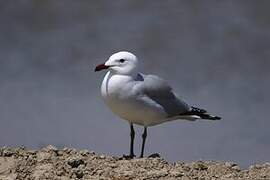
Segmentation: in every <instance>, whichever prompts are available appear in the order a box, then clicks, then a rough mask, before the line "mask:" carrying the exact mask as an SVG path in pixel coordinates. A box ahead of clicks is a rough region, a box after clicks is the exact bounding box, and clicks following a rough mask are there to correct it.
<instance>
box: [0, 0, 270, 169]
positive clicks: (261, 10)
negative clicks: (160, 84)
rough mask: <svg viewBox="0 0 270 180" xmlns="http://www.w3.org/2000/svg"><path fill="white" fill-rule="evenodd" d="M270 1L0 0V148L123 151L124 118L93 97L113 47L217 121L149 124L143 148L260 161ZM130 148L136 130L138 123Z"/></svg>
mask: <svg viewBox="0 0 270 180" xmlns="http://www.w3.org/2000/svg"><path fill="white" fill-rule="evenodd" d="M269 7H270V1H267V0H262V1H244V0H242V1H233V0H228V1H222V2H221V1H190V0H186V1H185V0H184V1H177V0H171V1H162V0H159V1H135V0H128V1H127V0H119V1H105V0H99V1H83V0H76V1H72V0H65V1H64V0H59V1H55V0H47V1H42V0H32V1H31V0H18V1H1V2H0V123H1V125H0V146H16V147H17V146H21V145H23V146H26V147H27V148H40V147H43V146H45V145H48V144H52V145H55V146H57V147H64V146H67V147H74V148H78V149H89V150H93V151H96V152H99V153H105V154H109V155H117V156H121V155H122V154H124V153H128V150H129V125H128V123H127V122H125V121H123V120H120V119H119V118H118V117H116V116H115V115H113V114H112V113H111V112H110V110H109V109H108V108H107V106H106V105H105V104H104V102H103V101H102V99H101V96H100V85H101V81H102V79H103V76H104V74H105V72H101V73H94V71H93V70H94V67H95V65H96V64H99V63H102V62H104V61H106V60H107V59H108V57H109V56H110V55H111V54H112V53H115V52H117V51H120V50H127V51H131V52H133V53H134V54H136V55H137V56H138V58H139V59H140V62H141V64H143V70H142V71H143V72H145V73H148V74H149V73H150V74H158V75H159V76H161V77H163V78H164V79H167V80H168V81H169V83H170V84H171V85H172V86H173V88H174V89H175V91H176V92H177V93H178V94H179V95H180V96H181V97H183V99H185V100H186V101H187V102H189V103H190V104H192V105H194V106H199V107H201V108H205V109H207V110H209V111H210V112H212V113H213V114H216V115H219V116H222V117H223V119H222V121H218V122H211V121H196V122H186V121H174V122H170V123H165V124H162V125H159V126H155V127H152V128H149V136H148V139H147V144H146V154H151V153H155V152H159V153H160V154H161V155H162V157H164V158H165V159H167V160H169V161H172V162H175V161H186V162H190V161H194V160H224V161H234V162H236V163H239V164H240V165H241V166H248V165H250V164H253V163H255V162H265V161H270V156H269V152H270V140H269V139H270V131H269V129H270V120H269V115H268V113H269V103H270V96H269V87H270V84H269V82H270V71H269V68H270V60H269V58H270V11H269ZM136 130H137V139H136V154H138V153H139V151H140V146H141V135H140V134H141V131H142V130H141V128H136Z"/></svg>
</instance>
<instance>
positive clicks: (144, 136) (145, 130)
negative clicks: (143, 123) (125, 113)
mask: <svg viewBox="0 0 270 180" xmlns="http://www.w3.org/2000/svg"><path fill="white" fill-rule="evenodd" d="M146 137H147V127H144V131H143V134H142V140H143V141H142V150H141V156H140V157H141V158H142V157H143V153H144V145H145V140H146Z"/></svg>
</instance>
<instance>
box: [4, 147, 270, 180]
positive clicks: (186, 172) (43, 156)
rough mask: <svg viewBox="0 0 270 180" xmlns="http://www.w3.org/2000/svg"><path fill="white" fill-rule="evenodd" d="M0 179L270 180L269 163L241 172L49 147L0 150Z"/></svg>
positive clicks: (225, 165) (219, 165) (225, 166)
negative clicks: (125, 158)
mask: <svg viewBox="0 0 270 180" xmlns="http://www.w3.org/2000/svg"><path fill="white" fill-rule="evenodd" d="M0 179H1V180H12V179H23V180H25V179H31V180H32V179H33V180H39V179H50V180H68V179H114V180H116V179H121V180H122V179H182V180H189V179H197V180H208V179H209V180H210V179H211V180H215V179H219V180H220V179H221V180H233V179H243V180H247V179H252V180H254V179H260V180H261V179H267V180H269V179H270V163H265V164H262V165H254V166H251V167H250V168H249V169H247V170H242V169H240V168H239V167H238V166H237V165H236V164H234V163H230V162H212V161H207V162H202V161H198V162H192V163H182V162H177V163H173V164H170V163H168V162H166V161H165V160H164V159H161V158H142V159H133V160H123V159H120V158H118V157H110V156H105V155H98V154H95V153H94V152H90V151H87V150H81V151H78V150H75V149H68V148H64V149H61V150H58V149H56V148H55V147H53V146H48V147H46V148H43V149H41V150H38V151H34V150H25V149H24V148H6V147H4V148H1V149H0Z"/></svg>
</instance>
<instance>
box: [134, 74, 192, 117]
mask: <svg viewBox="0 0 270 180" xmlns="http://www.w3.org/2000/svg"><path fill="white" fill-rule="evenodd" d="M137 79H138V81H137V84H136V85H135V89H136V91H137V93H139V94H140V95H142V96H147V98H150V99H151V100H152V101H154V102H155V103H157V104H159V105H160V106H162V108H163V109H164V111H165V112H166V113H167V114H168V117H174V116H177V115H179V114H181V113H185V112H188V111H189V110H190V106H189V105H188V104H187V103H185V102H184V101H182V100H181V99H179V98H178V97H177V96H176V95H175V93H174V92H173V91H172V88H171V87H170V86H169V85H168V84H167V82H166V81H164V80H163V79H161V78H159V77H158V76H154V75H143V74H139V75H138V78H137Z"/></svg>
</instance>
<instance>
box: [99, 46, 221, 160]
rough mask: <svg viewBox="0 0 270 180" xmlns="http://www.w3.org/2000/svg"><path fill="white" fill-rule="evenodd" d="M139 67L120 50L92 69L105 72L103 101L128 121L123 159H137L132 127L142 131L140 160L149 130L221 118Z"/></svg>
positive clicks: (137, 61)
mask: <svg viewBox="0 0 270 180" xmlns="http://www.w3.org/2000/svg"><path fill="white" fill-rule="evenodd" d="M138 65H139V60H138V58H137V57H136V56H135V55H134V54H132V53H131V52H128V51H120V52H117V53H114V54H112V55H111V56H110V57H109V59H108V60H107V61H106V62H105V63H102V64H99V65H97V66H96V67H95V72H98V71H101V70H107V73H106V75H105V77H104V79H103V81H102V84H101V96H102V98H103V100H104V101H105V103H106V104H107V105H108V106H109V108H110V109H111V111H112V112H113V113H115V114H116V115H118V116H119V117H120V118H122V119H124V120H126V121H128V123H129V126H130V149H129V155H124V157H125V158H129V159H132V158H134V157H136V156H135V154H134V138H135V131H134V124H135V125H139V126H143V128H144V130H143V133H142V146H141V153H140V158H143V157H144V148H145V142H146V137H147V128H148V127H151V126H154V125H158V124H161V123H165V122H170V121H173V120H178V119H182V120H188V121H195V120H220V119H221V117H219V116H214V115H211V114H209V113H208V112H207V111H206V110H204V109H201V108H198V107H194V106H191V105H189V104H187V103H186V102H185V101H184V100H182V99H180V98H179V97H178V95H177V94H176V93H175V92H174V90H173V88H172V87H171V86H170V85H169V84H168V83H167V82H166V81H165V80H164V79H162V78H160V77H158V76H156V75H151V74H150V75H146V74H143V73H140V72H139V69H138ZM156 154H157V153H156ZM157 155H158V156H159V154H157Z"/></svg>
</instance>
